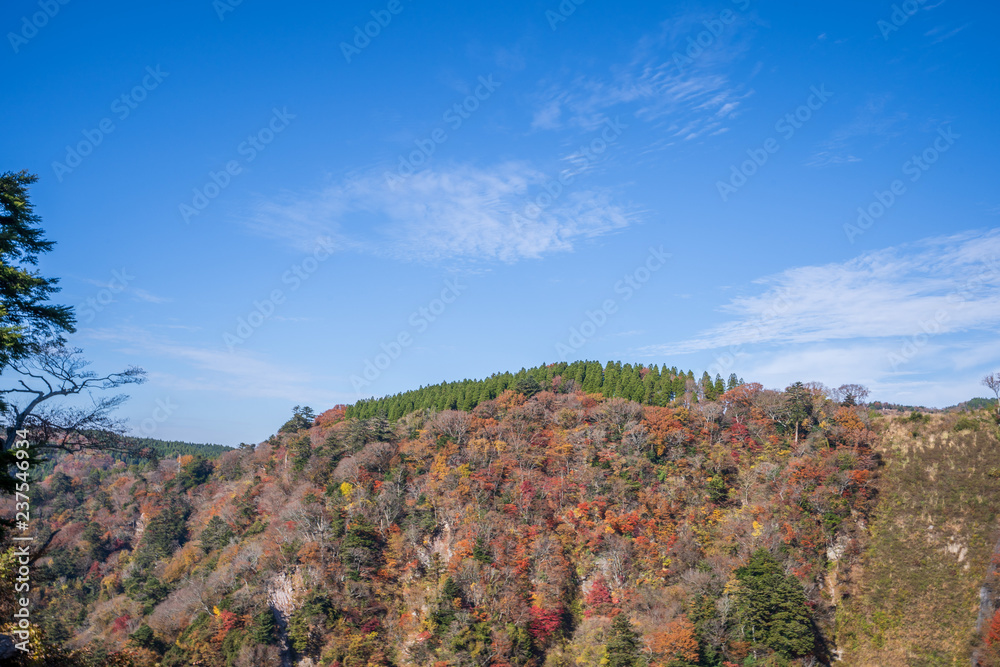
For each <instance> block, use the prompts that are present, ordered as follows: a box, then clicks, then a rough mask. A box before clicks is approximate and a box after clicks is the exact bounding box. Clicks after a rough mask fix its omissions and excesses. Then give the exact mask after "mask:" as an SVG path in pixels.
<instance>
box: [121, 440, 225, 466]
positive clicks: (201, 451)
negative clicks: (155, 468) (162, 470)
mask: <svg viewBox="0 0 1000 667" xmlns="http://www.w3.org/2000/svg"><path fill="white" fill-rule="evenodd" d="M129 441H131V442H134V443H136V444H137V445H138V446H139V447H140V448H142V447H148V448H149V449H152V450H153V451H155V452H156V454H157V456H159V457H160V458H161V459H162V458H167V457H172V458H176V457H178V456H202V457H204V458H206V459H215V458H218V457H220V456H222V455H223V454H225V453H226V452H231V451H233V448H232V447H226V446H225V445H214V444H203V443H195V442H183V441H181V440H157V439H156V438H129ZM119 460H123V461H125V462H126V463H138V462H139V460H138V459H136V460H135V461H131V460H128V459H125V458H122V459H119Z"/></svg>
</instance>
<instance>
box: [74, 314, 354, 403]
mask: <svg viewBox="0 0 1000 667" xmlns="http://www.w3.org/2000/svg"><path fill="white" fill-rule="evenodd" d="M87 336H88V337H89V338H90V339H92V340H97V341H104V342H110V343H113V344H116V345H119V346H121V347H122V348H123V350H124V351H125V352H126V353H128V354H130V355H133V356H134V355H138V354H143V355H146V356H149V357H152V358H153V359H160V360H164V361H163V363H162V364H157V363H155V362H154V364H153V365H152V366H151V367H150V368H147V370H148V371H149V372H150V377H151V379H153V380H155V381H156V385H157V387H159V388H164V389H171V390H177V391H197V392H211V393H213V394H220V395H225V396H234V397H241V398H268V399H283V400H288V401H295V400H299V399H300V398H301V397H302V395H303V394H304V393H309V395H315V396H317V397H319V398H320V399H322V400H324V401H326V402H327V403H329V404H330V405H333V404H334V403H338V402H343V400H344V399H345V398H347V394H339V393H336V392H330V391H328V390H326V389H324V385H326V384H327V383H328V382H329V378H320V377H316V376H315V375H312V374H311V373H309V372H306V371H301V370H294V369H289V368H287V367H286V366H285V365H278V364H274V363H271V362H269V361H267V360H265V359H262V358H260V357H258V356H256V355H254V354H252V353H249V352H245V351H241V350H237V351H235V352H228V351H227V350H226V348H225V347H223V346H222V345H219V346H217V347H216V346H199V345H190V344H184V343H178V342H176V341H173V340H169V339H165V338H163V337H158V336H154V335H152V334H150V333H149V332H147V331H144V330H141V329H138V328H127V327H126V328H120V329H113V330H112V329H93V330H89V331H88V332H87ZM178 365H182V366H186V367H187V368H188V371H187V372H184V373H179V374H175V373H168V372H165V371H163V370H160V368H166V367H169V368H171V369H177V367H178Z"/></svg>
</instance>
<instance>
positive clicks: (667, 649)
mask: <svg viewBox="0 0 1000 667" xmlns="http://www.w3.org/2000/svg"><path fill="white" fill-rule="evenodd" d="M649 648H650V649H651V650H652V651H653V653H655V654H657V655H659V656H661V657H662V658H664V659H665V660H666V661H667V662H670V661H672V660H687V661H688V662H695V661H697V660H698V640H697V639H696V638H695V634H694V623H692V622H691V621H690V620H688V617H687V616H678V617H677V618H675V619H674V620H672V621H670V622H669V623H667V624H666V626H664V628H663V629H662V630H660V631H659V632H654V633H653V634H652V635H651V637H650V641H649Z"/></svg>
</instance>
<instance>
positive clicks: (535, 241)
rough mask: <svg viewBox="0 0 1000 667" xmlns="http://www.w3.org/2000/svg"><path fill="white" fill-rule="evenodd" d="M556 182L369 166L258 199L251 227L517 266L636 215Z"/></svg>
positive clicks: (433, 257)
mask: <svg viewBox="0 0 1000 667" xmlns="http://www.w3.org/2000/svg"><path fill="white" fill-rule="evenodd" d="M553 184H556V185H558V184H557V183H556V179H555V178H554V177H553V176H551V175H547V174H544V173H542V172H541V171H539V170H538V169H536V168H534V167H532V166H531V165H529V164H527V163H524V162H506V163H503V164H499V165H495V166H492V167H488V168H479V167H473V166H469V165H464V166H454V167H451V168H443V169H427V170H424V171H421V172H418V173H416V174H413V175H412V176H409V177H408V178H405V179H398V180H394V181H393V184H392V185H390V183H389V181H388V179H387V178H386V177H385V175H384V174H382V173H375V172H369V173H366V174H361V175H355V176H352V177H350V178H347V179H345V180H343V181H342V182H339V183H335V184H332V185H329V186H327V187H325V188H323V189H321V190H319V191H317V192H313V193H308V194H304V195H294V196H288V197H286V198H285V199H283V200H282V201H272V202H265V203H262V204H260V205H259V206H258V207H257V210H256V212H255V213H254V215H253V216H252V218H251V221H250V223H249V224H250V225H251V226H252V228H253V229H255V230H256V231H258V232H260V233H263V234H266V235H269V236H273V237H275V238H281V239H285V240H288V239H291V240H293V241H294V242H297V243H299V244H301V245H307V244H309V243H312V242H313V239H315V238H316V237H317V236H319V235H327V236H333V237H335V238H336V240H337V242H336V245H338V246H339V247H341V248H347V249H351V250H355V251H359V252H365V253H372V254H380V255H387V256H391V257H396V258H400V259H411V260H422V261H438V260H447V259H452V260H463V259H468V260H481V259H493V260H500V261H504V262H514V261H517V260H519V259H524V258H537V257H541V256H543V255H545V254H548V253H552V252H564V251H569V250H572V249H573V247H574V244H575V243H577V242H579V241H580V240H582V239H586V238H591V237H596V236H600V235H603V234H608V233H611V232H614V231H616V230H619V229H621V228H624V227H626V226H628V224H629V223H630V220H631V217H632V213H631V212H630V211H629V210H627V209H626V208H624V207H622V206H620V205H618V204H615V203H614V202H613V201H612V197H611V195H610V193H608V192H607V191H600V190H593V189H590V190H587V189H581V190H573V189H572V187H571V186H569V187H567V186H559V190H558V191H556V190H555V188H554V186H553ZM545 186H549V187H550V188H552V190H553V192H556V195H555V196H551V195H550V194H548V193H547V191H546V189H545ZM359 229H365V230H367V231H366V232H365V233H360V232H358V231H356V230H359ZM347 230H352V231H350V232H349V231H347Z"/></svg>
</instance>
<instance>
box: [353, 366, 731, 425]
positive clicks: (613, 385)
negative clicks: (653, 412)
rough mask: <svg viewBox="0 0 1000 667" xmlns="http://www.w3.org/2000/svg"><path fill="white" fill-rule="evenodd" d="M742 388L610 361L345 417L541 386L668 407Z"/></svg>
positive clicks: (444, 406) (446, 406) (439, 392)
mask: <svg viewBox="0 0 1000 667" xmlns="http://www.w3.org/2000/svg"><path fill="white" fill-rule="evenodd" d="M740 384H743V381H742V380H741V379H737V377H736V375H730V376H729V382H728V383H726V382H724V381H723V379H722V377H721V376H720V375H718V374H716V376H715V378H714V379H713V378H711V377H709V375H708V372H707V371H706V372H704V373H703V374H702V376H701V378H700V380H699V381H698V382H695V377H694V372H692V371H687V373H684V372H683V371H679V370H678V369H677V367H676V366H675V367H673V368H667V366H666V364H664V365H663V366H662V367H658V366H656V365H652V366H643V365H641V364H624V365H622V363H621V362H620V361H617V362H615V361H609V362H608V363H607V364H605V365H604V366H603V367H602V366H601V363H600V362H598V361H574V362H571V363H567V362H560V363H555V364H542V365H541V366H536V367H534V368H529V369H523V368H522V369H521V370H520V371H518V372H517V373H496V374H494V375H491V376H490V377H488V378H486V379H485V380H462V381H461V382H442V383H441V384H437V385H431V386H428V387H421V388H420V389H415V390H413V391H407V392H404V393H402V394H395V395H393V396H386V397H383V398H371V399H368V400H362V401H358V402H357V403H355V404H354V405H350V406H347V407H346V410H347V412H346V414H347V416H348V417H357V418H359V419H365V418H368V417H374V416H375V415H383V416H385V417H387V418H388V419H391V420H397V419H399V418H400V417H402V416H403V415H407V414H409V413H411V412H413V411H414V410H422V409H426V408H432V409H436V410H465V411H469V410H472V409H473V408H474V407H476V406H477V405H479V404H480V403H483V402H485V401H489V400H492V399H494V398H496V397H497V396H499V395H500V394H502V393H503V392H504V391H506V390H507V389H513V390H515V391H517V392H518V393H521V394H524V395H525V396H532V395H533V394H535V393H537V392H539V391H541V390H542V388H543V387H547V388H551V389H552V390H553V391H562V392H566V391H573V390H580V391H583V392H585V393H591V394H600V395H602V396H605V397H608V398H613V397H619V398H627V399H629V400H632V401H636V402H639V403H644V404H646V405H668V404H670V403H671V402H672V401H674V400H676V399H677V398H678V397H683V396H684V395H685V393H687V395H688V396H687V400H688V401H690V400H691V397H692V396H694V397H695V399H696V400H697V396H698V395H701V396H702V397H707V398H709V399H712V400H714V399H716V398H718V397H719V396H721V395H722V393H723V392H724V391H726V390H727V389H733V388H734V387H736V386H737V385H740Z"/></svg>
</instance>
